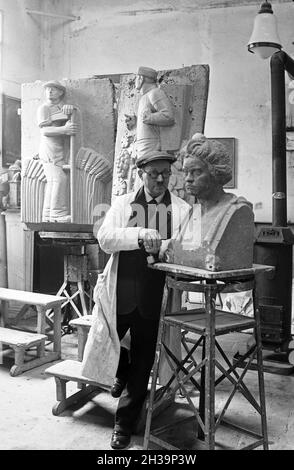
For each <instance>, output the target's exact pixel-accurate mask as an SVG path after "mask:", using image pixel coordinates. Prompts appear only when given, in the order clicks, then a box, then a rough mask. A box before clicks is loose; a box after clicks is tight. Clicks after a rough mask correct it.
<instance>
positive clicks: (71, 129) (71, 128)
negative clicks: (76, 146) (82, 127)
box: [64, 121, 78, 135]
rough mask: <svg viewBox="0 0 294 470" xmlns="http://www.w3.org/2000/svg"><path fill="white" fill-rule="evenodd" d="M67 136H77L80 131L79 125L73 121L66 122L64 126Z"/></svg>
mask: <svg viewBox="0 0 294 470" xmlns="http://www.w3.org/2000/svg"><path fill="white" fill-rule="evenodd" d="M64 131H65V132H64V133H65V135H75V134H76V133H77V131H78V125H77V124H76V123H74V122H71V121H66V123H65V124H64Z"/></svg>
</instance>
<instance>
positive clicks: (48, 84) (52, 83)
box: [43, 80, 66, 93]
mask: <svg viewBox="0 0 294 470" xmlns="http://www.w3.org/2000/svg"><path fill="white" fill-rule="evenodd" d="M51 86H54V87H55V88H58V89H59V90H62V91H63V93H65V90H66V88H65V86H64V85H62V83H60V82H59V81H58V80H49V82H46V83H44V85H43V87H44V88H48V87H51Z"/></svg>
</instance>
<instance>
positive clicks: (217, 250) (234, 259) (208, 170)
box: [166, 134, 254, 271]
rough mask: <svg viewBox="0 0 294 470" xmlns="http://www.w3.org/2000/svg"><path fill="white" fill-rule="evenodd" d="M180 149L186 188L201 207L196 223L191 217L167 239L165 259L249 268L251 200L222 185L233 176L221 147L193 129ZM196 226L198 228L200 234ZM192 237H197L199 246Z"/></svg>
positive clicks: (209, 266)
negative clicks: (228, 190)
mask: <svg viewBox="0 0 294 470" xmlns="http://www.w3.org/2000/svg"><path fill="white" fill-rule="evenodd" d="M181 153H182V156H183V170H184V175H185V187H186V191H187V193H188V194H191V195H193V196H195V197H196V200H197V203H198V204H200V206H201V217H200V222H201V223H198V224H197V225H196V224H192V223H191V218H190V220H189V221H188V222H187V224H186V226H185V227H184V228H183V230H182V231H181V233H180V234H179V235H178V236H177V237H176V239H174V240H173V241H172V242H171V243H170V245H169V248H168V251H167V253H166V260H167V261H169V262H173V263H175V264H181V265H186V266H193V267H198V268H203V269H207V270H211V271H219V270H226V269H238V268H247V267H251V266H252V262H253V239H254V216H253V212H252V204H251V203H250V202H248V201H247V200H246V199H245V198H243V197H238V196H236V195H234V194H231V193H226V192H225V191H224V189H223V186H224V184H226V183H227V182H228V181H230V179H231V177H232V168H231V166H230V159H229V155H228V154H227V151H226V149H225V147H224V146H223V145H222V144H221V143H219V142H217V141H213V140H208V139H206V137H205V136H204V135H202V134H195V135H194V136H193V137H192V139H191V140H190V141H189V142H188V143H187V145H186V146H185V147H184V148H183V149H182V152H181ZM195 207H196V206H195ZM198 207H199V206H198ZM195 229H196V230H199V231H201V232H200V234H198V235H199V236H197V234H195ZM194 240H198V246H195V243H194V242H193V241H194Z"/></svg>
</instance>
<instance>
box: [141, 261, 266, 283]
mask: <svg viewBox="0 0 294 470" xmlns="http://www.w3.org/2000/svg"><path fill="white" fill-rule="evenodd" d="M148 267H149V268H150V269H156V270H159V271H165V272H168V273H171V274H178V275H181V274H182V275H187V276H191V277H194V278H202V279H233V278H241V279H242V278H243V277H247V276H254V275H255V274H258V273H261V272H272V271H274V270H275V268H274V266H268V265H263V264H253V265H252V268H244V269H234V270H232V271H206V270H205V269H200V268H191V267H190V266H181V265H179V264H171V263H155V264H152V265H149V266H148Z"/></svg>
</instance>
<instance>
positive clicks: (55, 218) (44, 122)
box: [37, 80, 77, 222]
mask: <svg viewBox="0 0 294 470" xmlns="http://www.w3.org/2000/svg"><path fill="white" fill-rule="evenodd" d="M44 88H45V95H46V101H45V103H43V104H42V105H41V106H39V108H38V111H37V119H38V125H39V127H40V131H41V142H40V149H39V156H40V159H41V161H42V163H43V167H44V173H45V175H46V179H47V185H46V190H45V197H44V205H43V215H42V219H43V222H70V221H71V218H70V210H69V195H68V188H69V175H68V173H67V172H66V171H65V169H64V165H67V163H68V158H69V136H71V135H74V134H75V133H76V132H77V124H75V123H73V122H71V120H70V117H71V115H72V113H73V109H74V108H73V106H72V105H69V104H64V102H63V98H64V95H65V92H66V88H65V87H64V86H63V85H62V84H61V83H60V82H58V81H55V80H54V81H49V82H46V83H45V84H44Z"/></svg>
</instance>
